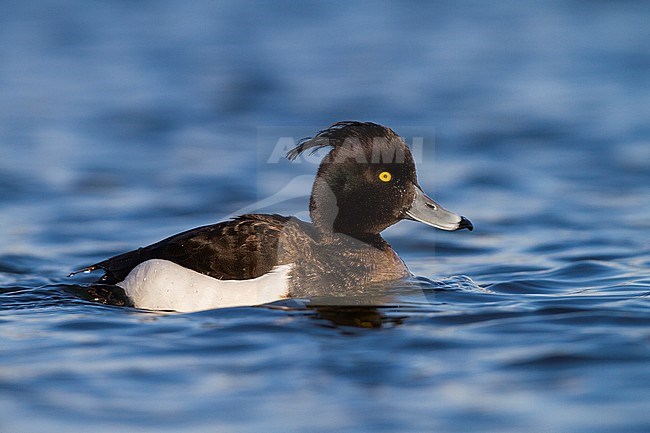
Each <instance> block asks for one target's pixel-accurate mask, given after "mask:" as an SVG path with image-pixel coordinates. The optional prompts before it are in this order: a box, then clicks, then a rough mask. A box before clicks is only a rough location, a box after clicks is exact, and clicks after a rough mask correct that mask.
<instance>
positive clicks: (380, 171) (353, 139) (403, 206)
mask: <svg viewBox="0 0 650 433" xmlns="http://www.w3.org/2000/svg"><path fill="white" fill-rule="evenodd" d="M326 146H330V147H332V150H331V151H330V152H329V154H328V155H327V156H325V158H323V161H322V162H321V164H320V167H319V168H318V174H317V175H316V180H315V181H314V186H313V189H312V194H311V200H310V204H309V211H310V214H311V218H312V221H313V223H314V225H315V226H316V227H317V228H318V229H319V230H320V231H321V232H333V233H345V234H348V235H351V236H354V237H363V236H367V235H376V234H378V233H380V232H381V231H382V230H384V229H386V228H387V227H390V226H391V225H393V224H395V223H396V222H398V221H400V220H402V219H414V220H417V221H421V222H424V223H426V224H430V225H433V226H435V227H438V228H441V229H444V230H457V229H460V228H469V229H470V230H471V229H472V226H471V223H469V221H468V220H467V219H465V218H464V217H459V216H458V215H456V214H453V213H451V212H449V211H447V210H445V209H443V208H442V207H440V206H439V205H438V204H437V203H435V202H434V201H433V200H431V199H430V198H429V197H427V196H426V195H425V194H424V193H423V192H422V190H421V189H420V186H419V185H418V182H417V175H416V172H415V162H414V161H413V156H412V155H411V151H410V150H409V148H408V147H407V146H406V143H404V140H402V139H401V138H400V137H399V136H398V135H397V134H396V133H395V132H393V130H391V129H390V128H386V127H384V126H381V125H377V124H375V123H370V122H338V123H335V124H334V125H332V126H331V127H329V128H328V129H325V130H323V131H320V132H319V133H318V134H317V135H316V136H315V137H313V138H308V139H304V140H302V141H301V142H300V143H299V144H298V146H297V147H296V148H295V149H293V150H291V151H290V152H289V154H288V155H287V157H288V158H289V159H294V158H296V157H297V156H298V155H299V154H300V153H301V152H303V151H305V150H307V149H312V151H315V150H316V149H319V148H322V147H326Z"/></svg>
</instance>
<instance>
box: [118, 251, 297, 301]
mask: <svg viewBox="0 0 650 433" xmlns="http://www.w3.org/2000/svg"><path fill="white" fill-rule="evenodd" d="M290 270H291V265H282V266H276V267H275V268H273V269H272V270H271V272H269V273H268V274H264V275H262V276H260V277H257V278H253V279H250V280H218V279H216V278H212V277H208V276H207V275H203V274H200V273H198V272H196V271H193V270H191V269H187V268H184V267H182V266H180V265H177V264H176V263H173V262H170V261H169V260H161V259H152V260H147V261H146V262H143V263H140V264H139V265H138V266H136V267H135V268H133V270H132V271H131V272H130V273H129V275H127V276H126V278H125V279H124V281H122V282H120V283H118V284H117V285H118V286H120V287H121V288H123V289H124V291H125V292H126V295H127V296H128V297H129V298H130V299H131V301H132V302H133V305H134V306H136V307H138V308H146V309H148V310H174V311H179V312H184V313H187V312H192V311H200V310H210V309H212V308H226V307H240V306H250V305H260V304H265V303H268V302H274V301H278V300H280V299H284V298H286V297H287V294H288V282H289V275H288V274H289V271H290Z"/></svg>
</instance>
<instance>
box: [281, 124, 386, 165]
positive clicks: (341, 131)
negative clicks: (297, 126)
mask: <svg viewBox="0 0 650 433" xmlns="http://www.w3.org/2000/svg"><path fill="white" fill-rule="evenodd" d="M391 135H394V136H397V134H395V133H394V132H393V131H392V130H391V129H389V128H386V127H384V126H381V125H378V124H376V123H372V122H357V121H343V122H336V123H335V124H333V125H332V126H330V127H329V128H327V129H323V130H322V131H319V132H318V134H316V135H315V136H314V137H307V138H303V139H302V140H300V141H299V142H298V145H297V146H296V147H294V148H293V149H291V150H290V151H289V152H288V153H287V158H289V159H290V160H294V159H296V158H297V157H298V155H300V154H301V153H302V152H304V151H305V150H309V149H311V153H314V152H316V151H317V150H318V149H321V148H323V147H328V146H331V147H333V148H337V147H339V146H342V145H343V143H344V142H345V140H346V139H349V138H351V137H354V138H357V139H359V140H360V141H366V140H372V139H374V138H376V137H389V136H391Z"/></svg>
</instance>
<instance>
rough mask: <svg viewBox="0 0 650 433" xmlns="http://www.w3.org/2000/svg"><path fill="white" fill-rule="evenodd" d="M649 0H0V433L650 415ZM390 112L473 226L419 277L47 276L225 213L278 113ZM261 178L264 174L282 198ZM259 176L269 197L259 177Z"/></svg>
mask: <svg viewBox="0 0 650 433" xmlns="http://www.w3.org/2000/svg"><path fill="white" fill-rule="evenodd" d="M649 18H650V8H649V7H648V5H647V3H645V2H634V1H629V2H616V3H612V4H610V3H608V2H581V1H574V2H550V3H545V4H544V6H543V7H542V6H540V5H539V4H537V3H527V2H500V3H498V4H497V5H495V4H490V5H487V4H484V3H481V2H473V3H472V2H470V3H463V4H462V5H461V4H458V3H456V2H442V3H439V4H436V5H428V6H426V5H422V4H419V3H385V4H384V3H381V4H378V3H372V4H370V3H366V2H358V3H354V4H350V5H346V4H336V5H326V4H320V3H313V4H312V3H300V4H289V3H286V4H285V3H282V2H274V3H268V4H251V3H242V4H239V3H236V2H232V3H216V2H208V1H205V2H203V1H195V2H191V3H189V4H185V3H183V4H181V3H178V2H164V1H161V2H138V3H137V4H132V3H131V2H120V1H107V2H102V3H93V4H92V5H90V4H88V3H87V2H81V1H77V2H75V1H67V2H58V3H54V2H15V3H13V4H11V5H9V4H7V5H5V7H4V8H3V13H2V15H1V16H0V59H2V60H1V61H0V209H1V211H0V222H1V224H0V239H1V241H0V341H1V345H0V408H1V409H0V430H1V431H2V432H11V433H13V432H35V431H48V432H63V431H70V430H80V429H83V430H84V431H93V432H102V431H115V429H116V428H117V429H120V430H125V431H179V430H182V431H196V432H203V431H205V432H207V431H210V432H212V431H224V432H237V431H242V432H244V431H269V432H275V431H277V432H289V431H295V432H299V431H332V430H337V431H379V432H392V431H448V432H452V431H458V432H461V431H499V432H508V431H512V432H519V431H563V432H566V431H575V432H609V431H630V432H632V431H637V432H645V431H649V430H650V417H649V416H648V411H647V408H648V406H649V404H650V367H649V365H650V363H649V361H650V330H649V329H650V327H649V325H650V306H649V302H648V301H649V295H650V236H649V235H650V218H649V217H648V216H649V215H650V201H648V197H649V196H650V138H649V137H650V127H649V126H648V121H647V120H648V117H649V116H648V115H649V114H650V112H649V109H648V107H650V48H649V47H650V43H649V42H650V27H648V26H647V22H648V19H649ZM343 119H361V120H372V121H375V122H378V123H382V124H386V125H388V126H391V127H393V128H394V129H395V130H397V131H398V132H400V133H402V134H403V135H404V136H405V138H406V139H407V141H409V142H410V143H412V144H416V145H417V139H416V138H415V137H424V138H425V139H424V146H423V152H422V154H421V157H420V158H419V161H418V167H419V178H420V183H421V184H422V186H423V188H424V189H425V190H426V191H428V192H430V193H431V195H433V196H434V197H436V199H437V200H439V201H440V202H441V203H442V204H444V205H445V206H446V207H447V208H449V209H452V210H455V211H458V212H460V213H462V214H464V215H466V216H467V217H469V218H470V219H471V220H472V222H473V223H474V224H475V226H476V230H475V231H474V232H472V233H469V232H458V233H442V232H439V231H435V230H432V229H430V228H428V227H425V226H422V225H417V224H415V223H411V222H402V223H400V224H398V225H397V226H395V227H393V228H391V229H390V230H388V231H387V232H386V238H387V239H388V240H389V242H391V244H392V245H393V246H394V247H395V249H396V250H397V251H398V252H399V253H400V255H401V256H402V258H404V260H405V261H406V262H407V264H408V265H409V267H410V269H411V270H412V271H413V272H414V274H415V275H417V276H418V277H417V278H414V279H413V280H412V281H408V282H404V283H402V284H399V285H394V286H391V287H388V288H387V289H388V290H390V292H391V293H392V294H393V297H392V298H391V301H390V302H385V303H384V304H383V305H381V306H378V307H374V308H371V307H363V306H356V307H355V306H347V307H340V306H339V307H328V306H325V305H323V304H326V302H321V303H320V304H321V306H320V307H317V306H316V304H318V303H319V302H318V300H313V301H312V303H309V302H308V301H303V300H295V301H287V302H281V303H279V304H277V305H273V306H270V307H257V308H234V309H223V310H214V311H206V312H200V313H194V314H182V315H162V314H158V313H152V312H146V311H138V310H136V309H130V308H124V307H115V306H104V305H100V304H97V303H94V302H92V301H90V300H88V299H87V296H85V294H84V293H85V291H84V290H85V288H86V287H87V283H88V282H90V281H92V276H88V275H82V276H78V277H76V278H75V279H74V280H72V279H68V278H66V275H67V273H69V272H70V271H71V270H73V269H76V268H78V267H80V266H83V265H87V264H90V263H93V262H95V261H98V260H100V259H102V258H105V257H108V256H110V255H113V254H116V253H119V252H123V251H127V250H130V249H132V248H135V247H137V246H140V245H145V244H148V243H151V242H153V241H156V240H158V239H161V238H163V237H165V236H168V235H170V234H173V233H176V232H179V231H181V230H184V229H187V228H190V227H194V226H198V225H202V224H207V223H210V222H213V221H218V220H221V219H224V218H227V217H228V216H229V215H231V214H235V213H237V212H238V211H241V210H249V209H254V208H262V209H261V210H263V211H268V212H278V213H283V214H293V215H298V216H300V217H302V218H305V217H306V215H305V210H306V208H307V197H306V195H305V194H307V193H308V190H309V185H310V182H311V180H312V179H313V175H314V173H315V169H316V167H315V166H314V165H313V164H310V163H303V164H290V163H289V162H287V161H279V160H278V159H273V158H271V156H272V155H273V150H274V148H275V147H276V146H277V145H278V143H280V144H282V143H281V139H280V138H281V137H283V136H286V137H294V138H295V139H299V138H301V137H303V136H305V135H309V134H313V133H314V132H315V131H316V130H318V129H320V128H323V127H325V126H327V125H329V124H331V123H333V122H334V121H337V120H343ZM278 191H280V193H278ZM260 200H263V201H260Z"/></svg>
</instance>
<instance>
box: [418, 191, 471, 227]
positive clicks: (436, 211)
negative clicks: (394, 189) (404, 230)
mask: <svg viewBox="0 0 650 433" xmlns="http://www.w3.org/2000/svg"><path fill="white" fill-rule="evenodd" d="M406 218H408V219H410V220H413V221H419V222H421V223H424V224H427V225H430V226H432V227H435V228H437V229H441V230H450V231H452V230H460V229H467V230H469V231H472V230H474V226H473V225H472V223H471V222H470V220H468V219H467V218H465V217H464V216H460V215H458V214H455V213H453V212H451V211H448V210H447V209H445V208H444V207H442V206H440V205H439V204H438V203H436V202H435V201H433V199H432V198H431V197H429V196H427V195H426V194H425V193H424V192H423V191H422V190H421V189H420V188H418V187H417V186H416V188H415V200H413V204H412V205H411V208H410V209H409V210H407V211H406Z"/></svg>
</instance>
